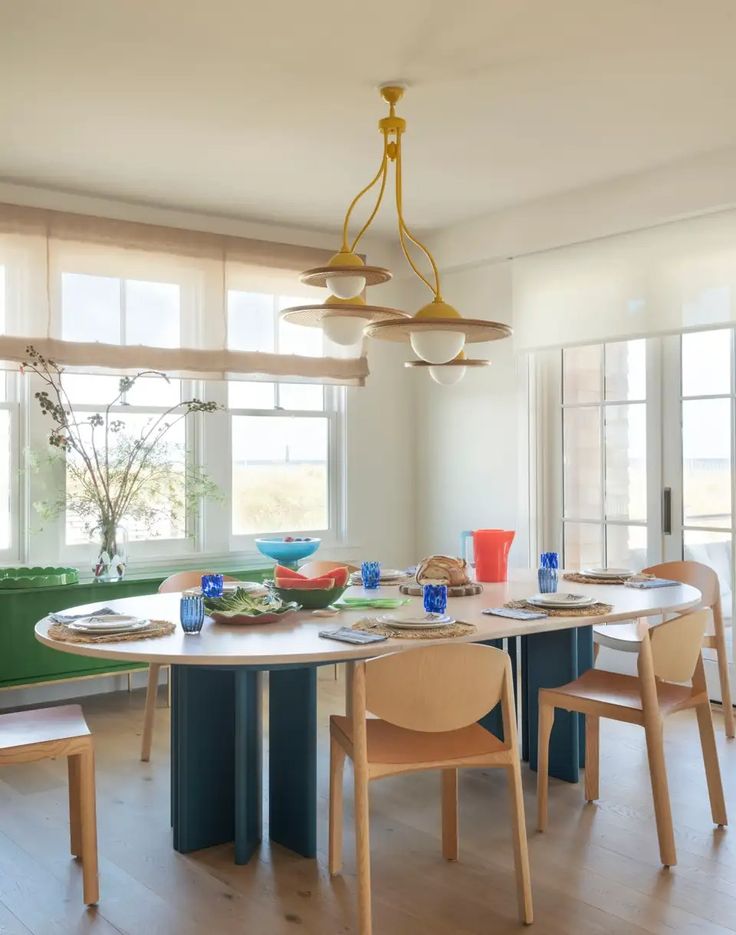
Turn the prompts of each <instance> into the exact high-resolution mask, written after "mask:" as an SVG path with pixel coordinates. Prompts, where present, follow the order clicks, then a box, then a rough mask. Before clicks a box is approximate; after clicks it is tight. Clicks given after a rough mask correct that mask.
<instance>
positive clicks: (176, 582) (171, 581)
mask: <svg viewBox="0 0 736 935" xmlns="http://www.w3.org/2000/svg"><path fill="white" fill-rule="evenodd" d="M211 574H214V572H211V571H178V572H177V573H176V574H175V575H169V577H168V578H167V579H166V580H165V581H162V582H161V584H160V585H159V586H158V592H159V594H171V593H172V592H173V591H186V590H187V588H196V587H197V585H198V584H201V583H202V575H211ZM222 580H223V581H236V580H237V579H236V578H233V577H232V575H223V576H222Z"/></svg>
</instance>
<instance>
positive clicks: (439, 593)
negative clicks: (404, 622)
mask: <svg viewBox="0 0 736 935" xmlns="http://www.w3.org/2000/svg"><path fill="white" fill-rule="evenodd" d="M422 594H423V597H424V611H425V613H428V614H444V612H445V611H446V610H447V585H446V584H425V585H424V589H423V591H422Z"/></svg>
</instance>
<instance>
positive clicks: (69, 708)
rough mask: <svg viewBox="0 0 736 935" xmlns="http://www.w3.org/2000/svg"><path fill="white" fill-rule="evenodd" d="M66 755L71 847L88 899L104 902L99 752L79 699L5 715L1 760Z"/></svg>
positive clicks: (0, 729) (1, 726)
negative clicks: (99, 862) (99, 858)
mask: <svg viewBox="0 0 736 935" xmlns="http://www.w3.org/2000/svg"><path fill="white" fill-rule="evenodd" d="M59 756H65V757H66V758H67V763H68V769H69V826H70V838H71V852H72V854H73V855H74V856H75V857H78V858H79V859H80V860H81V861H82V880H83V886H84V901H85V903H86V904H87V905H88V906H94V905H95V904H96V903H97V902H99V898H100V889H99V879H98V873H97V817H96V810H95V808H96V807H95V753H94V746H93V744H92V735H91V734H90V731H89V727H87V723H86V721H85V720H84V715H83V714H82V709H81V708H80V707H79V705H64V706H63V707H59V708H39V709H37V710H35V711H19V712H17V713H14V714H2V715H0V765H3V766H4V765H5V764H7V763H31V762H34V761H35V760H47V759H53V758H55V757H59Z"/></svg>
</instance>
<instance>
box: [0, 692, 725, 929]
mask: <svg viewBox="0 0 736 935" xmlns="http://www.w3.org/2000/svg"><path fill="white" fill-rule="evenodd" d="M162 700H163V696H162ZM203 703H206V699H203ZM83 704H84V710H85V713H86V715H87V718H88V720H89V723H90V725H91V727H92V729H93V731H94V733H95V739H96V743H97V782H98V816H99V832H100V855H101V878H102V901H101V903H100V906H99V908H98V909H97V910H85V909H84V908H83V907H82V905H81V875H80V870H79V867H78V866H77V865H75V863H74V862H73V861H72V860H71V859H70V858H69V856H68V830H67V828H68V826H67V799H66V795H67V792H66V768H65V764H64V763H62V762H45V763H38V764H30V765H27V766H14V767H6V768H4V769H2V770H0V933H1V935H28V933H33V935H74V933H95V935H97V933H100V935H110V933H129V935H195V933H202V935H231V933H232V935H235V933H238V935H244V933H248V935H281V933H283V935H289V933H296V932H299V931H301V932H305V933H310V935H311V933H314V935H338V933H351V932H355V931H356V930H355V925H354V914H353V909H354V898H355V885H354V884H355V880H354V876H353V836H352V831H351V829H350V823H351V821H352V815H351V801H352V795H351V792H350V788H349V771H348V780H347V783H348V785H347V789H346V842H345V875H344V877H343V878H341V879H339V880H337V881H333V882H331V881H330V880H329V878H328V876H327V873H326V869H325V866H326V821H327V819H326V811H327V807H326V806H327V798H326V797H327V743H326V741H327V735H326V730H325V726H326V723H327V717H328V715H329V713H331V712H332V711H339V710H340V707H341V704H342V687H341V685H340V684H339V683H337V682H333V681H329V680H327V679H325V680H320V725H321V730H320V761H319V762H320V774H319V790H320V825H319V857H318V860H316V861H309V860H304V859H302V858H299V857H297V856H295V855H293V854H291V853H289V852H287V851H284V850H282V849H281V848H279V847H276V846H274V847H273V848H271V847H270V846H269V845H268V844H264V846H263V847H262V849H261V852H260V854H259V856H258V857H257V859H254V860H253V861H252V862H251V863H250V864H249V865H248V866H246V867H236V866H234V864H233V862H232V848H231V847H230V846H223V847H217V848H211V849H209V850H206V851H202V852H199V853H197V854H195V855H191V856H188V857H184V856H181V855H179V854H176V853H174V851H173V850H172V848H171V830H170V827H169V771H168V713H169V712H168V710H167V709H165V708H160V709H159V711H158V723H157V729H156V737H155V742H154V751H153V758H152V762H151V763H150V764H143V763H141V762H140V761H139V760H138V749H139V745H140V725H141V721H142V707H143V693H142V692H141V691H139V692H134V693H133V694H132V695H129V694H127V693H120V694H114V695H102V696H96V697H93V698H86V699H84V702H83ZM716 727H717V733H718V746H719V752H720V755H721V765H722V770H723V774H724V781H725V785H726V798H727V802H728V805H729V806H730V808H731V811H732V813H733V814H734V816H736V743H733V742H731V743H730V744H728V743H726V741H725V739H724V737H723V730H722V725H721V718H720V715H716ZM643 741H644V738H643V732H642V731H641V730H640V729H637V728H636V727H630V726H627V725H624V724H614V723H610V722H603V725H602V733H601V751H602V753H601V776H602V783H601V793H602V796H603V798H602V799H601V801H600V803H599V804H598V805H594V806H585V805H584V803H583V802H582V789H581V787H580V786H571V785H567V784H565V783H560V782H555V781H553V783H552V788H551V795H550V826H549V831H548V832H547V833H546V834H544V835H539V834H536V833H535V832H534V830H533V828H534V825H533V813H534V777H533V776H532V775H531V774H530V773H529V772H528V771H526V770H525V776H524V782H525V787H526V792H527V799H526V806H527V825H528V828H529V841H530V849H531V862H532V882H533V887H534V900H535V915H536V919H537V921H536V923H535V927H534V929H533V931H535V932H537V933H539V935H541V933H549V935H553V933H554V935H570V933H575V935H577V933H580V935H597V933H620V935H624V933H625V935H638V933H645V932H647V933H659V932H666V933H673V932H687V933H692V935H696V933H697V935H717V933H728V932H736V832H735V831H728V830H726V831H716V830H714V828H713V826H712V824H711V822H710V813H709V809H708V802H707V795H706V788H705V779H704V775H703V768H702V761H701V760H700V753H699V745H698V739H697V732H696V728H695V721H694V718H693V717H691V716H690V714H688V713H686V714H684V715H678V716H675V717H673V718H671V719H670V720H669V721H668V729H667V758H668V764H669V770H670V785H671V793H672V803H673V811H674V815H675V822H676V834H677V846H678V853H679V865H678V866H677V867H676V868H674V869H673V870H671V871H666V870H663V869H662V868H661V867H660V866H659V863H658V855H657V840H656V834H655V829H654V821H653V817H652V807H651V801H650V795H649V787H648V773H647V767H646V754H645V749H644V742H643ZM460 792H461V855H460V862H458V863H454V864H448V863H445V862H443V860H442V858H441V855H440V841H439V827H440V825H439V778H438V777H437V776H436V775H431V774H430V775H418V776H413V777H404V778H393V779H387V780H384V781H382V782H379V783H376V784H374V785H373V786H372V789H371V806H372V808H371V814H372V847H373V894H374V913H375V923H374V925H375V932H376V935H414V933H416V935H420V933H421V935H476V933H478V935H479V933H490V932H494V933H499V935H501V933H508V932H518V931H521V929H522V926H521V925H519V923H518V922H517V921H516V908H515V907H516V901H515V896H514V880H513V872H512V863H511V842H510V835H509V824H508V818H507V811H506V789H505V782H504V777H503V776H502V775H501V774H500V771H498V774H496V773H494V771H489V772H487V773H486V772H482V771H474V772H471V771H467V772H466V773H465V774H463V775H462V777H461V789H460ZM734 820H735V821H736V817H735V818H734Z"/></svg>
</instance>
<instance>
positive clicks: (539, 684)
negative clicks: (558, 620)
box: [523, 629, 581, 782]
mask: <svg viewBox="0 0 736 935" xmlns="http://www.w3.org/2000/svg"><path fill="white" fill-rule="evenodd" d="M523 651H524V654H525V656H526V665H525V670H526V682H525V688H524V697H525V700H526V707H525V711H526V720H527V728H526V729H527V731H528V740H527V745H528V754H529V766H530V767H531V768H532V769H534V770H535V769H536V768H537V735H538V723H539V703H538V695H539V689H540V688H555V687H557V686H558V685H564V684H565V683H566V682H570V681H572V679H575V678H577V676H578V674H579V669H578V665H579V660H578V631H577V630H576V629H569V630H554V631H551V632H548V633H534V634H531V635H529V636H526V637H523ZM579 721H580V716H579V715H578V714H574V713H571V712H568V711H561V710H559V709H558V710H557V711H556V712H555V724H554V727H553V728H552V736H551V738H550V750H549V773H550V776H554V777H556V778H557V779H564V780H566V781H567V782H577V781H578V778H579V774H578V769H579V765H580V759H581V742H580V728H579Z"/></svg>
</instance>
